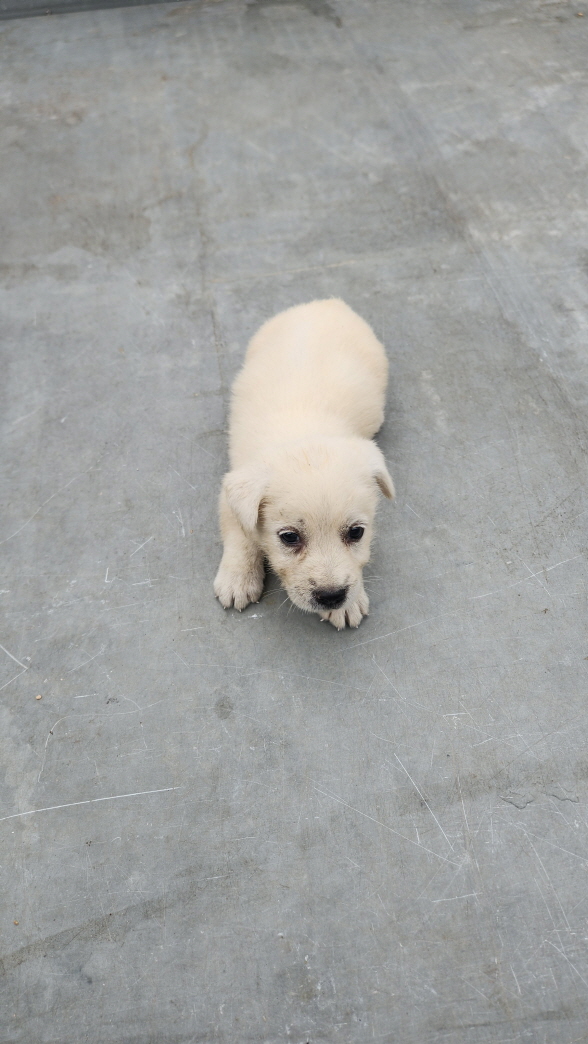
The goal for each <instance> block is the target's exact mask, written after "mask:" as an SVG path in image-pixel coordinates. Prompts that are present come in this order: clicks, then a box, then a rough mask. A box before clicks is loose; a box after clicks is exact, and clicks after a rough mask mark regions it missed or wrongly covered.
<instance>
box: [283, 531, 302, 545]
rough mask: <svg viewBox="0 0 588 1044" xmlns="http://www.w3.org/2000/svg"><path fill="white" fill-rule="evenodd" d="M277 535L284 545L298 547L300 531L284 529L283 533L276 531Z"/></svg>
mask: <svg viewBox="0 0 588 1044" xmlns="http://www.w3.org/2000/svg"><path fill="white" fill-rule="evenodd" d="M278 536H279V538H280V540H281V541H282V543H283V544H285V545H286V547H298V546H299V545H300V533H297V532H296V530H294V529H285V530H284V532H283V533H278Z"/></svg>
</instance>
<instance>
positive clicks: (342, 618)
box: [320, 589, 370, 631]
mask: <svg viewBox="0 0 588 1044" xmlns="http://www.w3.org/2000/svg"><path fill="white" fill-rule="evenodd" d="M369 608H370V600H369V598H368V596H367V595H366V593H365V591H364V590H363V589H362V590H361V591H360V593H359V594H358V596H357V599H356V600H355V601H354V602H350V603H349V605H347V606H345V608H343V609H334V610H333V611H332V612H330V613H321V614H320V618H321V620H328V621H329V623H330V624H332V625H333V627H336V628H337V630H338V631H342V630H343V629H344V628H345V627H359V625H360V623H361V621H362V620H363V618H364V616H367V615H368V612H369Z"/></svg>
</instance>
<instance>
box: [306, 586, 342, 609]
mask: <svg viewBox="0 0 588 1044" xmlns="http://www.w3.org/2000/svg"><path fill="white" fill-rule="evenodd" d="M348 590H349V588H348V587H341V588H339V589H338V590H335V589H334V588H332V587H324V588H323V589H322V591H315V592H314V600H315V602H316V604H317V605H320V607H321V609H340V608H341V606H342V605H343V602H344V601H345V599H346V598H347V592H348Z"/></svg>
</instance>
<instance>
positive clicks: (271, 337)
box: [231, 298, 388, 450]
mask: <svg viewBox="0 0 588 1044" xmlns="http://www.w3.org/2000/svg"><path fill="white" fill-rule="evenodd" d="M387 376H388V360H387V358H386V354H385V352H384V349H383V347H382V345H381V344H380V342H379V341H378V339H377V337H376V336H375V334H374V332H373V330H372V329H371V327H369V326H368V324H367V323H366V322H365V321H364V320H363V319H361V318H360V316H358V315H357V314H356V313H355V312H354V311H353V310H352V309H351V308H349V306H348V305H346V304H345V303H344V302H343V301H341V300H338V299H336V298H331V299H328V300H324V301H311V302H310V303H309V304H304V305H297V306H295V307H294V308H289V309H288V310H287V311H285V312H281V313H280V314H279V315H277V316H275V317H274V318H273V319H270V320H269V321H268V322H266V323H265V324H264V325H263V326H262V327H261V329H260V330H259V331H258V332H257V333H256V334H255V336H254V337H253V338H252V340H251V342H250V344H249V347H248V349H247V353H246V356H245V362H244V365H243V369H242V370H241V373H240V374H239V375H238V377H237V379H236V381H235V384H234V386H233V402H232V415H231V443H232V445H234V446H235V448H236V446H237V445H238V446H239V448H240V449H242V450H244V449H245V444H246V443H250V444H251V443H252V442H257V440H258V437H261V439H262V440H263V438H264V437H265V435H266V432H267V433H269V431H270V430H271V431H273V433H274V438H275V437H276V435H277V434H278V432H279V430H280V429H281V430H283V431H285V429H288V419H289V418H291V420H292V425H293V431H294V433H296V432H300V435H304V434H306V433H307V430H308V431H313V432H316V433H317V434H319V433H320V431H324V433H325V434H341V435H359V436H362V437H364V438H371V436H372V435H374V434H375V433H376V431H377V430H378V428H379V427H380V425H381V423H382V420H383V411H384V398H385V392H386V382H387ZM276 429H278V430H276ZM305 429H307V430H305ZM256 436H257V437H256ZM290 437H291V436H290ZM251 450H254V446H253V445H252V444H251Z"/></svg>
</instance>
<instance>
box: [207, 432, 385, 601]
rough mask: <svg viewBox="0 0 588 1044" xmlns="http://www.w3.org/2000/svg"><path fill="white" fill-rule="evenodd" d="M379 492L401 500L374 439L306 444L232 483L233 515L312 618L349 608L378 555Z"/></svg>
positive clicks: (231, 477)
mask: <svg viewBox="0 0 588 1044" xmlns="http://www.w3.org/2000/svg"><path fill="white" fill-rule="evenodd" d="M378 490H380V491H381V492H382V493H383V494H384V496H386V497H389V498H392V497H393V496H394V486H393V484H392V479H391V478H390V475H389V473H388V470H387V468H386V464H385V461H384V457H383V455H382V453H381V451H380V450H379V449H378V447H377V446H376V445H375V443H373V442H371V441H369V440H368V439H358V438H329V439H321V440H320V441H319V440H316V441H315V440H311V441H310V440H309V441H306V442H301V443H299V444H297V445H295V446H293V447H292V448H289V449H287V450H281V451H279V452H278V451H276V452H275V453H274V454H271V455H268V456H267V457H266V458H265V459H264V461H263V462H256V463H255V464H252V465H246V466H244V467H242V468H239V469H237V470H236V471H233V472H230V473H229V474H228V475H227V476H226V477H225V492H226V495H227V497H228V500H229V504H230V505H231V508H232V509H233V511H234V512H235V514H236V515H237V517H238V519H239V521H240V522H241V525H242V526H243V528H244V530H245V531H246V532H251V533H252V534H253V533H255V536H256V540H257V541H258V543H259V545H260V547H261V548H262V550H263V552H264V554H265V555H266V557H267V559H268V560H269V563H270V565H271V567H272V569H273V570H274V572H275V573H277V574H278V576H279V577H280V579H281V581H282V583H283V584H284V587H285V588H286V591H287V592H288V595H289V596H290V598H291V600H292V601H293V602H294V604H295V605H297V606H298V607H299V608H300V609H304V610H306V611H307V612H327V611H330V610H334V609H344V608H345V606H346V604H347V603H348V602H349V603H351V602H353V600H354V596H355V594H356V593H357V592H358V588H359V587H360V586H361V573H362V569H363V567H364V565H365V564H366V562H367V561H368V559H369V556H370V543H371V538H372V526H373V519H374V515H375V511H376V504H377V499H378Z"/></svg>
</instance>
